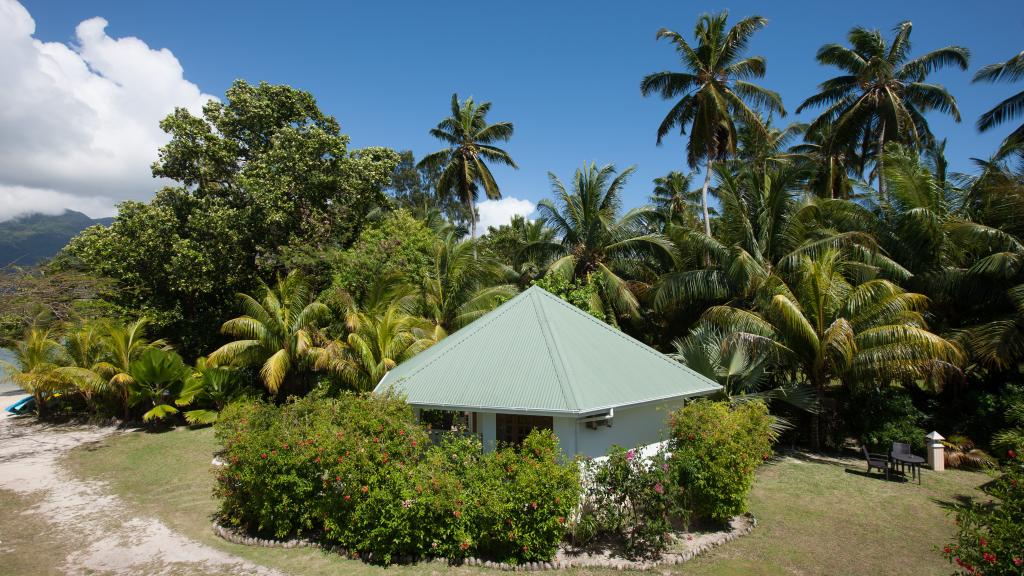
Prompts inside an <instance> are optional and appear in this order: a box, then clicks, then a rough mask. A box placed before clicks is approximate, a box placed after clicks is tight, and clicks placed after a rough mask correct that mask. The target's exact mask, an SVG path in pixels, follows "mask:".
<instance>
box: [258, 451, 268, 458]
mask: <svg viewBox="0 0 1024 576" xmlns="http://www.w3.org/2000/svg"><path fill="white" fill-rule="evenodd" d="M260 458H263V459H264V460H266V459H267V453H266V452H264V453H263V454H260Z"/></svg>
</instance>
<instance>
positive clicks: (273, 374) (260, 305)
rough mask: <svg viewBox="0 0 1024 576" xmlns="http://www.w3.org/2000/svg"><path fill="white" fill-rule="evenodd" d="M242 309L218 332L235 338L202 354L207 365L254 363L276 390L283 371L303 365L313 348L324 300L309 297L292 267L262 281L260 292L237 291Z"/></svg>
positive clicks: (292, 373)
mask: <svg viewBox="0 0 1024 576" xmlns="http://www.w3.org/2000/svg"><path fill="white" fill-rule="evenodd" d="M238 298H239V300H240V302H241V305H242V311H243V312H244V315H242V316H239V317H237V318H232V319H231V320H228V321H227V322H225V323H224V324H223V325H222V326H221V332H223V333H224V334H228V335H230V336H233V337H235V338H236V340H234V341H233V342H229V343H227V344H225V345H223V346H221V347H220V348H218V349H217V350H215V351H213V353H211V354H210V355H209V357H208V361H209V363H210V364H211V365H213V366H221V365H229V366H254V367H257V366H258V367H259V374H260V379H261V380H262V381H263V384H264V386H266V388H267V391H268V392H270V393H271V394H277V393H278V392H279V391H280V390H281V387H282V385H284V384H285V383H286V381H287V380H288V378H289V377H293V376H295V375H296V374H297V373H299V372H301V371H302V370H303V369H304V368H306V367H308V365H309V363H310V362H311V360H312V359H313V358H314V357H315V356H316V354H318V353H319V348H318V347H317V345H316V344H317V338H318V334H317V333H318V329H319V327H320V326H321V325H322V324H323V323H325V322H326V321H327V319H328V317H329V316H330V310H329V309H328V308H327V306H326V305H325V304H323V303H322V302H319V301H317V300H314V299H313V296H312V295H311V294H310V291H309V288H308V286H307V285H306V283H305V282H304V281H303V280H302V278H300V277H299V275H298V274H297V273H296V272H292V273H290V274H288V276H286V277H284V278H278V280H277V284H276V285H275V286H274V287H273V288H271V287H270V286H267V285H264V286H263V298H262V299H261V300H257V299H256V298H254V297H252V296H250V295H248V294H239V295H238Z"/></svg>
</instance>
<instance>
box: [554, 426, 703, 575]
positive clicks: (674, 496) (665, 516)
mask: <svg viewBox="0 0 1024 576" xmlns="http://www.w3.org/2000/svg"><path fill="white" fill-rule="evenodd" d="M670 470H671V468H670V466H669V460H668V458H667V455H666V454H665V452H664V451H659V452H658V453H657V454H655V455H654V456H653V457H651V458H641V456H640V448H634V449H630V450H625V449H623V448H620V447H618V446H614V447H612V448H611V450H609V452H608V459H607V460H606V461H604V462H600V463H594V462H591V463H590V464H589V465H588V467H587V474H588V476H589V477H590V478H591V479H592V489H591V490H590V493H589V495H588V498H587V501H586V503H585V505H584V508H583V514H582V516H581V517H580V519H579V521H578V522H577V523H576V524H575V525H574V528H575V530H574V535H575V536H576V537H577V544H586V543H587V541H588V540H591V539H593V538H598V537H605V538H610V539H613V540H616V541H619V542H621V543H622V547H623V552H624V553H625V554H626V555H627V556H629V557H633V558H635V557H640V556H648V555H657V554H658V553H660V552H661V551H662V550H663V549H664V548H665V546H666V545H667V543H668V541H667V538H666V535H667V534H668V533H669V532H670V531H671V529H672V521H673V519H683V518H684V517H685V515H686V511H685V509H684V508H682V507H681V506H680V502H681V499H680V498H679V495H680V494H679V492H680V490H679V488H678V485H676V484H675V483H673V481H672V474H671V472H670Z"/></svg>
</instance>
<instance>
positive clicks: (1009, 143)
mask: <svg viewBox="0 0 1024 576" xmlns="http://www.w3.org/2000/svg"><path fill="white" fill-rule="evenodd" d="M1021 79H1024V52H1021V53H1019V54H1017V55H1016V56H1014V57H1012V58H1010V59H1009V60H1007V61H1005V62H997V63H995V64H989V65H988V66H984V67H982V69H981V70H978V72H977V73H975V74H974V79H973V80H972V81H973V82H1016V81H1018V80H1021ZM1021 116H1024V91H1021V92H1018V93H1016V94H1014V95H1013V96H1010V97H1009V98H1007V99H1006V100H1003V101H1002V102H1000V103H999V104H996V105H995V106H993V107H992V109H991V110H989V111H988V112H985V113H984V114H982V115H981V117H980V118H978V131H979V132H987V131H989V130H991V129H992V128H995V127H996V126H999V125H1001V124H1004V123H1006V122H1009V121H1011V120H1014V119H1015V118H1020V117H1021ZM1021 144H1024V124H1021V125H1020V126H1018V127H1016V128H1015V129H1014V130H1013V132H1011V133H1010V135H1009V136H1007V137H1006V139H1005V140H1003V143H1002V145H1001V146H1000V148H999V154H1000V155H1006V154H1008V153H1009V152H1010V151H1011V150H1013V149H1015V148H1017V147H1019V146H1020V145H1021Z"/></svg>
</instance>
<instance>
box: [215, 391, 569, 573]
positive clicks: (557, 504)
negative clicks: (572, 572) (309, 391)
mask: <svg viewBox="0 0 1024 576" xmlns="http://www.w3.org/2000/svg"><path fill="white" fill-rule="evenodd" d="M217 435H218V438H219V439H220V440H221V442H222V443H223V444H224V446H225V454H224V457H225V459H226V460H227V465H226V466H225V467H224V468H223V469H222V470H221V472H220V473H219V475H218V480H217V488H216V493H217V495H218V496H220V497H221V499H222V502H221V509H220V512H219V516H220V520H221V522H223V523H225V524H227V525H230V526H233V527H236V528H239V529H242V530H244V531H248V532H254V533H260V534H265V535H271V536H273V537H276V538H285V537H291V536H298V535H309V534H318V535H321V536H322V538H323V539H324V540H325V541H326V542H328V543H331V544H336V545H339V546H341V547H342V548H345V549H347V550H349V551H352V552H358V553H360V554H363V555H365V556H364V558H368V559H369V560H370V561H372V562H375V563H381V564H390V563H392V562H395V561H399V560H407V559H412V558H422V557H443V558H449V559H452V560H458V559H461V558H465V557H467V556H469V555H478V556H483V557H489V558H494V559H499V560H501V561H505V562H527V561H536V560H549V559H550V558H551V557H552V556H553V555H554V553H555V552H556V550H557V547H558V544H559V542H561V540H562V537H563V535H564V533H565V528H566V522H567V520H566V519H567V518H569V517H570V514H571V513H572V511H573V510H574V509H575V508H576V506H577V504H578V502H579V492H580V488H579V472H578V467H577V466H576V465H575V464H572V463H565V462H564V461H563V460H564V458H563V457H562V455H561V454H560V453H559V452H558V441H557V439H556V438H555V437H554V435H553V434H551V433H550V432H535V433H533V434H531V435H530V436H529V437H527V439H526V440H525V441H524V442H523V445H522V446H521V447H518V448H516V447H505V448H502V449H500V450H498V451H495V452H488V453H484V452H483V449H482V446H481V445H480V442H479V441H478V440H475V439H468V438H463V437H461V436H457V435H453V436H451V437H448V438H446V439H445V440H444V441H443V442H441V443H440V444H438V445H435V446H428V445H427V436H426V433H425V431H424V430H423V429H422V428H421V427H420V426H419V425H417V424H416V423H415V422H414V420H413V414H412V410H411V409H410V408H409V407H408V405H407V404H405V403H404V402H403V401H402V400H400V399H398V398H395V397H391V396H380V395H371V396H355V395H345V396H343V397H341V398H323V397H317V395H315V394H314V395H311V396H309V397H306V398H304V399H300V400H295V401H293V402H290V403H287V404H284V405H282V406H273V405H271V404H268V403H264V402H260V401H251V400H246V401H241V402H236V403H233V404H231V405H229V406H228V407H227V408H226V409H225V410H224V411H223V413H222V414H221V417H220V419H219V421H218V423H217Z"/></svg>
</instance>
